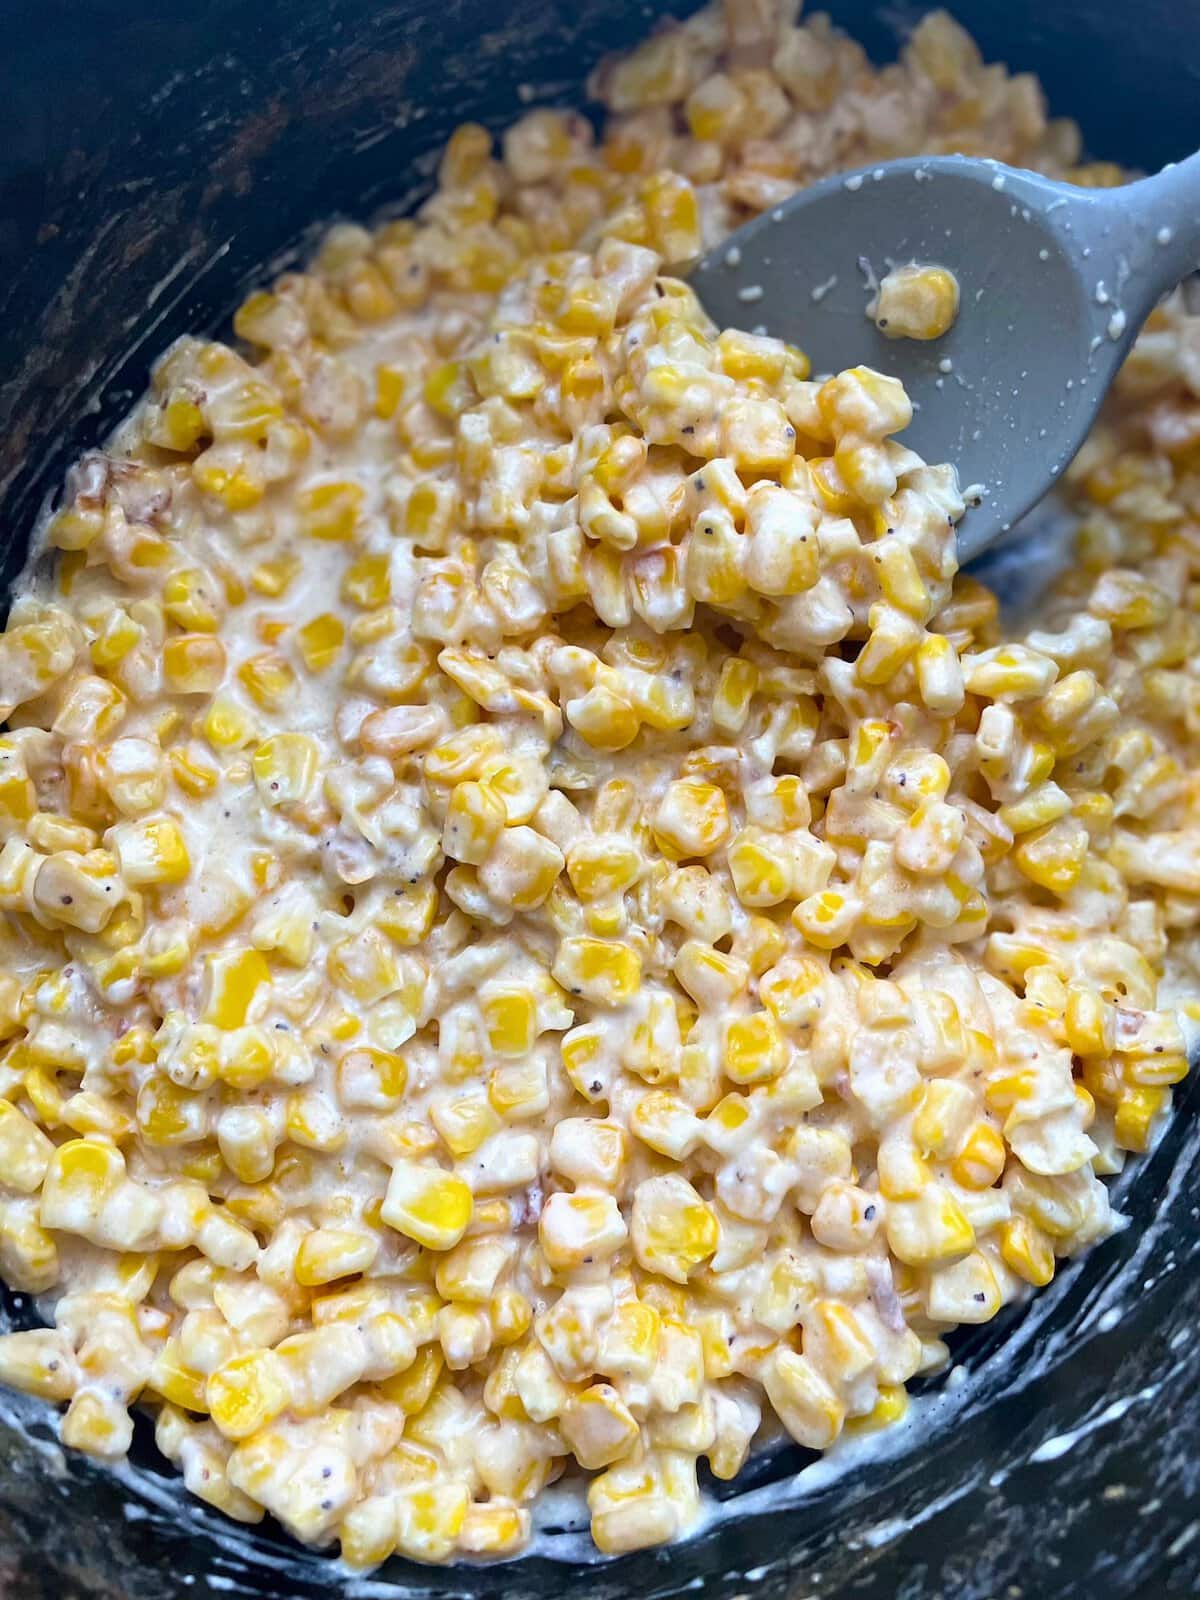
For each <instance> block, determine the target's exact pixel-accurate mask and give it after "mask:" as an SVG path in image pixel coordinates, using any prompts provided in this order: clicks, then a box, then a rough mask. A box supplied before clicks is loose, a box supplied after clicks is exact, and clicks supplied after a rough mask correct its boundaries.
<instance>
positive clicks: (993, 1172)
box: [950, 1122, 1006, 1189]
mask: <svg viewBox="0 0 1200 1600" xmlns="http://www.w3.org/2000/svg"><path fill="white" fill-rule="evenodd" d="M1005 1159H1006V1151H1005V1147H1004V1140H1003V1138H1002V1137H1001V1135H1000V1133H999V1131H998V1130H997V1129H996V1128H994V1127H993V1126H992V1124H991V1123H990V1122H977V1123H976V1124H975V1126H974V1127H973V1128H972V1129H971V1131H970V1133H968V1135H967V1137H966V1140H965V1142H964V1143H963V1146H962V1149H961V1150H960V1151H959V1152H958V1154H957V1155H956V1156H955V1158H954V1160H953V1162H952V1163H951V1166H950V1176H951V1177H952V1178H953V1179H954V1181H955V1183H960V1184H962V1186H963V1188H964V1189H990V1188H991V1186H992V1185H993V1184H994V1183H998V1182H999V1180H1000V1177H1001V1174H1002V1173H1003V1172H1004V1163H1005Z"/></svg>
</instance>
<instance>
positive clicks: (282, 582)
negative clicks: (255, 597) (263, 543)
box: [250, 556, 303, 600]
mask: <svg viewBox="0 0 1200 1600" xmlns="http://www.w3.org/2000/svg"><path fill="white" fill-rule="evenodd" d="M302 568H303V563H302V562H301V560H300V558H299V557H298V556H280V557H278V558H277V559H275V560H273V561H262V562H260V563H259V565H258V566H257V567H255V569H254V571H253V572H252V573H251V574H250V582H251V583H252V584H253V586H254V587H255V588H256V589H257V590H258V592H259V594H265V595H267V596H268V597H269V598H270V599H272V600H277V599H278V598H279V596H280V595H282V594H286V593H287V591H288V589H289V588H290V587H291V585H292V584H293V583H294V582H295V581H296V579H297V578H298V577H299V576H300V573H301V571H302Z"/></svg>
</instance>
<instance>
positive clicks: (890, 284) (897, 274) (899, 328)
mask: <svg viewBox="0 0 1200 1600" xmlns="http://www.w3.org/2000/svg"><path fill="white" fill-rule="evenodd" d="M867 315H868V316H869V317H871V318H872V319H873V320H874V323H875V326H876V327H877V328H878V329H879V331H880V333H882V334H883V335H884V336H885V337H886V338H888V339H940V338H941V336H942V335H943V334H944V333H945V332H947V330H948V329H949V328H950V327H951V326H952V325H953V323H954V319H955V318H956V317H957V316H958V279H957V278H956V277H955V276H954V274H953V273H952V272H948V271H947V270H946V268H945V267H935V266H915V265H914V266H908V267H893V268H892V270H891V271H890V272H889V273H887V275H886V276H885V277H884V278H883V279H882V280H881V282H880V284H879V288H878V290H877V291H876V293H875V296H874V297H873V299H872V301H871V303H870V305H869V306H868V307H867Z"/></svg>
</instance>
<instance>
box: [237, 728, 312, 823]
mask: <svg viewBox="0 0 1200 1600" xmlns="http://www.w3.org/2000/svg"><path fill="white" fill-rule="evenodd" d="M319 761H320V750H319V749H318V747H317V742H316V740H315V739H311V738H310V737H309V736H308V734H306V733H277V734H274V735H273V736H272V737H271V738H270V739H264V740H263V742H262V744H260V745H259V747H258V749H257V750H256V751H255V752H254V757H253V759H252V761H251V767H252V769H253V772H254V782H255V784H256V785H257V787H258V792H259V794H260V795H261V796H262V798H263V800H264V801H265V802H266V803H267V805H270V806H282V805H290V804H293V803H294V802H296V801H299V800H303V799H304V798H305V796H306V795H307V794H308V792H309V790H310V789H311V788H312V786H313V784H314V783H315V782H316V777H317V767H318V763H319Z"/></svg>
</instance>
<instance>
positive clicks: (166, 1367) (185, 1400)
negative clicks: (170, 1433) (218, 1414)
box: [150, 1338, 208, 1414]
mask: <svg viewBox="0 0 1200 1600" xmlns="http://www.w3.org/2000/svg"><path fill="white" fill-rule="evenodd" d="M150 1388H151V1389H153V1390H154V1392H155V1393H156V1394H159V1395H161V1396H162V1398H163V1399H164V1400H165V1401H167V1403H168V1404H169V1405H173V1406H178V1407H179V1408H180V1410H181V1411H193V1412H196V1413H200V1414H202V1413H204V1412H206V1411H207V1410H208V1394H207V1388H208V1380H207V1378H206V1377H205V1374H204V1373H203V1372H198V1371H196V1369H195V1368H193V1367H189V1366H188V1365H187V1363H186V1362H185V1361H184V1359H183V1356H182V1355H181V1353H180V1349H179V1340H178V1339H177V1338H171V1339H168V1340H167V1342H166V1344H165V1345H163V1347H162V1349H161V1350H160V1351H159V1353H158V1355H157V1356H156V1357H155V1358H154V1365H153V1366H152V1367H151V1369H150Z"/></svg>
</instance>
